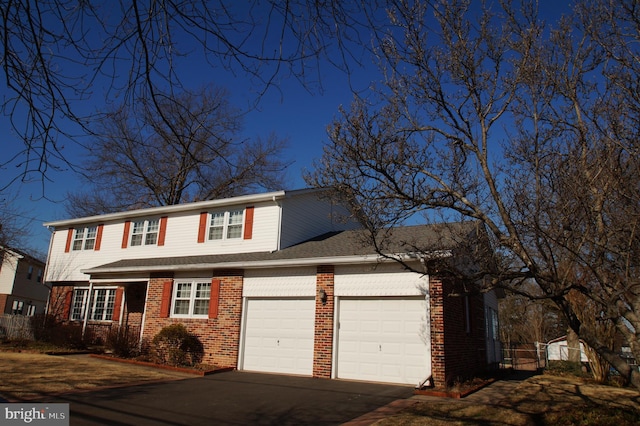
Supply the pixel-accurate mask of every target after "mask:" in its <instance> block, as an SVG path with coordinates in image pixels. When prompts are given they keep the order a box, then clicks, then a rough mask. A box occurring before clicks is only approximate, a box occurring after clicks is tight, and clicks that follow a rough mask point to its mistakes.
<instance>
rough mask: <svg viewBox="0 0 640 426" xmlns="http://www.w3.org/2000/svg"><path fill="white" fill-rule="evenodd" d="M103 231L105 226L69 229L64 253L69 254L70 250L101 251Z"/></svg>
mask: <svg viewBox="0 0 640 426" xmlns="http://www.w3.org/2000/svg"><path fill="white" fill-rule="evenodd" d="M103 229H104V225H103V224H100V225H97V226H85V227H83V228H75V229H74V228H69V229H68V230H67V242H66V244H65V247H64V252H65V253H68V252H69V251H70V250H75V251H77V250H96V251H97V250H100V242H101V239H102V230H103Z"/></svg>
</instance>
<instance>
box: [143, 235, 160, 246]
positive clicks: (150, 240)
mask: <svg viewBox="0 0 640 426" xmlns="http://www.w3.org/2000/svg"><path fill="white" fill-rule="evenodd" d="M156 241H158V234H157V233H153V234H147V236H146V237H145V239H144V244H145V245H147V246H150V245H154V244H155V243H156Z"/></svg>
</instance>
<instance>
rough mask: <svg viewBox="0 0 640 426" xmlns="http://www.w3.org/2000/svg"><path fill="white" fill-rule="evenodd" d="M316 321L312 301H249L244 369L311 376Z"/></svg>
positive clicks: (313, 302)
mask: <svg viewBox="0 0 640 426" xmlns="http://www.w3.org/2000/svg"><path fill="white" fill-rule="evenodd" d="M314 319H315V301H314V300H313V299H247V316H246V322H245V338H244V361H243V365H242V368H243V369H244V370H249V371H262V372H268V373H286V374H301V375H309V376H310V375H311V374H312V373H313V334H314Z"/></svg>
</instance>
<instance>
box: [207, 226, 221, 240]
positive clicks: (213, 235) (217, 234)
mask: <svg viewBox="0 0 640 426" xmlns="http://www.w3.org/2000/svg"><path fill="white" fill-rule="evenodd" d="M209 239H210V240H221V239H222V228H211V229H209Z"/></svg>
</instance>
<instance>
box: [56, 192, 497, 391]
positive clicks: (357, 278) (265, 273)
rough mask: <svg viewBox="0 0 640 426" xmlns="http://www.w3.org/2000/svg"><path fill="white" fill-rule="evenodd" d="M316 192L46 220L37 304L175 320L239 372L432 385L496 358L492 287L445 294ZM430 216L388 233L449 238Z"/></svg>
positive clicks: (85, 314)
mask: <svg viewBox="0 0 640 426" xmlns="http://www.w3.org/2000/svg"><path fill="white" fill-rule="evenodd" d="M320 195H321V191H318V190H297V191H280V192H272V193H265V194H256V195H248V196H239V197H234V198H228V199H221V200H212V201H203V202H196V203H190V204H184V205H175V206H167V207H158V208H150V209H143V210H135V211H130V212H122V213H115V214H106V215H102V216H95V217H87V218H80V219H71V220H62V221H55V222H49V223H45V225H46V226H49V227H50V228H52V229H54V233H53V236H52V242H51V249H50V250H51V251H50V253H49V264H48V269H47V274H46V281H47V282H49V283H51V284H52V286H53V290H52V296H51V302H50V312H51V313H54V314H57V315H58V316H60V317H61V318H62V319H65V320H69V321H77V322H78V323H82V324H83V326H84V327H87V326H91V325H92V324H113V323H117V324H120V325H126V326H129V327H140V330H141V331H140V333H141V336H142V337H143V339H146V340H150V339H152V338H153V336H154V335H156V334H157V333H158V332H159V331H160V330H161V329H162V328H163V327H165V326H167V325H170V324H174V323H182V324H184V325H185V326H186V327H187V328H188V329H189V330H190V331H191V332H192V333H195V334H196V335H197V336H198V337H199V338H200V340H201V341H202V343H203V346H204V349H205V358H204V360H203V362H205V363H208V364H215V365H221V366H231V367H236V368H238V369H240V370H247V371H260V372H272V373H285V374H298V375H306V376H314V377H324V378H344V379H356V380H367V381H377V382H388V383H406V384H412V385H417V384H418V383H423V382H424V381H425V380H426V379H427V378H432V381H435V383H436V384H438V383H440V384H443V383H445V382H452V381H454V380H455V379H457V378H459V377H467V376H472V375H474V374H477V373H479V372H480V371H485V370H486V369H487V367H488V366H489V365H494V364H496V363H497V362H499V361H500V360H499V359H497V357H498V356H499V354H500V350H496V341H495V338H494V337H493V336H497V332H496V330H497V329H496V328H495V327H497V320H496V318H497V315H496V314H495V313H496V312H497V298H496V296H495V294H494V293H492V292H489V293H486V294H484V295H476V296H469V297H449V296H448V294H449V293H450V292H451V291H453V290H454V289H456V288H457V287H456V286H457V285H458V283H455V282H453V281H451V280H448V279H443V278H439V277H433V276H426V275H420V274H417V273H415V272H409V271H407V270H405V269H404V268H403V267H402V266H401V265H400V264H399V263H398V262H395V261H391V260H384V259H382V258H381V257H380V256H378V255H377V254H376V252H375V250H373V249H372V248H371V247H366V246H364V245H363V243H362V241H363V238H362V235H363V234H362V231H361V230H359V229H358V228H359V226H358V225H357V224H356V223H353V222H346V221H344V220H342V219H343V218H344V217H346V215H347V211H346V209H344V208H342V207H341V206H338V205H335V204H333V203H331V202H329V201H327V200H324V199H321V198H320V197H319V196H320ZM466 226H468V227H469V229H464V227H466ZM459 227H460V229H461V230H463V231H468V233H469V234H472V233H474V232H475V231H476V228H475V225H462V224H459ZM434 229H435V228H434V227H427V226H415V227H406V228H397V229H395V230H394V234H393V237H394V238H395V239H396V240H397V241H404V242H410V241H412V240H416V239H417V240H420V241H422V242H425V241H431V239H432V240H433V246H434V250H446V249H450V248H451V247H445V246H446V245H449V246H451V245H453V243H452V241H451V240H449V241H443V239H442V238H441V237H442V235H441V234H440V235H439V237H438V238H436V235H435V233H434ZM443 245H444V246H443ZM411 251H412V250H411V249H409V248H408V245H406V244H405V245H398V246H397V249H396V250H394V254H398V255H401V256H403V257H404V259H405V261H407V262H412V264H414V265H416V266H417V267H419V266H420V265H421V263H420V258H419V256H416V255H415V254H414V253H412V252H411ZM89 294H91V295H92V296H91V297H89ZM487 318H489V320H487ZM488 324H490V325H488ZM489 330H492V332H493V333H494V334H493V336H491V337H488V334H487V333H488V332H489Z"/></svg>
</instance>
